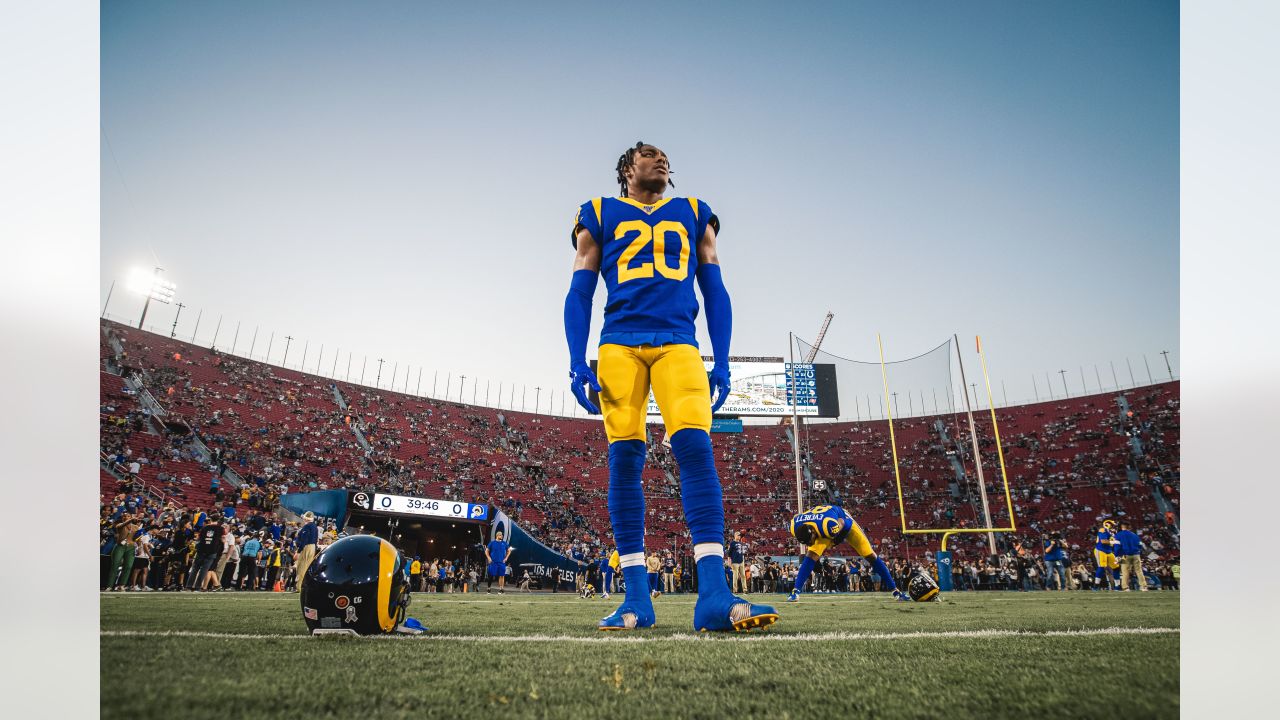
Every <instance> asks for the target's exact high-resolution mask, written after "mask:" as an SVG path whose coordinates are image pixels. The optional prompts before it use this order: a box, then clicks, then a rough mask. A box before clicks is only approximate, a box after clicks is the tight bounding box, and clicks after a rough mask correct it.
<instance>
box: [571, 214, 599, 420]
mask: <svg viewBox="0 0 1280 720" xmlns="http://www.w3.org/2000/svg"><path fill="white" fill-rule="evenodd" d="M574 245H575V246H576V247H577V253H576V254H575V255H574V257H573V278H572V280H570V282H569V294H568V295H567V296H566V297H565V299H564V336H565V340H566V341H567V342H568V344H569V388H570V390H572V392H573V397H574V398H575V399H576V400H577V401H578V404H579V405H581V406H582V409H583V410H586V411H587V412H588V413H590V414H592V415H599V414H600V408H599V407H596V404H595V403H593V402H591V399H590V398H589V397H587V390H586V386H588V385H589V386H591V388H592V389H594V390H595V391H596V392H600V383H599V381H598V380H596V375H595V373H593V372H592V371H591V366H590V365H588V364H587V337H588V336H589V335H590V334H591V301H592V299H593V298H594V297H595V294H596V282H597V281H598V280H599V278H600V246H599V245H598V244H597V243H596V241H595V239H594V238H592V237H591V232H590V231H589V230H587V229H586V228H585V227H581V226H579V228H578V232H577V235H576V236H575V243H574Z"/></svg>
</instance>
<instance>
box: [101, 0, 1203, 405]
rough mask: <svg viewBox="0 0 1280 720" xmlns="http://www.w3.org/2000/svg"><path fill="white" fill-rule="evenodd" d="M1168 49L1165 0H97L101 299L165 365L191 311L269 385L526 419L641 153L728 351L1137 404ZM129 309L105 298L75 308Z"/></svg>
mask: <svg viewBox="0 0 1280 720" xmlns="http://www.w3.org/2000/svg"><path fill="white" fill-rule="evenodd" d="M1178 25H1179V19H1178V7H1177V5H1176V4H1175V3H1168V2H1125V3H1110V2H1096V3H1095V2H1072V3H1065V2H1063V3H1053V4H1050V3H1014V2H1000V3H996V2H973V3H943V2H925V3H915V4H912V5H910V6H909V7H901V6H891V5H888V4H883V3H830V4H821V3H813V4H807V5H806V6H805V7H803V8H795V7H784V6H783V5H782V4H779V3H726V4H714V3H700V4H696V5H693V4H685V3H671V4H665V3H652V4H649V5H646V6H643V7H630V8H628V7H624V6H613V5H604V4H599V3H594V4H593V3H578V4H574V3H554V4H543V5H534V4H528V3H525V4H516V3H511V4H504V3H486V4H483V5H482V4H475V5H473V6H468V7H461V6H459V5H458V4H453V3H447V4H446V3H439V4H433V5H427V4H418V3H405V4H399V3H365V4H358V5H357V4H354V3H350V4H336V3H333V4H329V3H315V2H309V3H301V2H298V3H290V2H275V3H270V4H265V5H264V4H260V3H234V2H220V3H209V4H202V5H193V4H187V3H183V4H159V3H140V2H112V3H106V4H104V5H103V7H102V127H103V131H104V142H103V150H102V274H101V285H102V288H101V297H102V299H103V300H105V299H106V296H107V292H108V288H109V286H110V285H111V282H112V281H113V280H123V279H124V277H125V276H126V275H127V273H128V270H129V269H130V268H132V267H135V266H143V267H145V266H149V264H150V263H151V251H152V249H154V252H155V254H156V256H158V258H159V260H160V262H161V264H162V265H163V266H164V267H165V268H166V274H167V276H168V277H169V278H170V279H172V280H173V281H175V282H177V283H178V285H179V291H178V292H179V298H180V299H181V300H182V301H183V302H184V303H185V304H186V305H187V306H188V307H187V309H185V310H184V311H183V314H182V317H181V322H180V323H179V326H178V332H179V335H180V336H187V337H189V336H190V335H191V333H192V332H193V330H194V322H195V317H196V314H197V311H202V312H203V315H202V318H201V321H200V322H201V324H200V327H199V333H198V339H199V341H200V342H203V343H206V344H207V343H209V342H211V341H212V339H213V331H214V326H215V323H216V322H217V319H218V317H219V316H221V317H222V327H221V330H220V331H219V339H218V345H219V346H220V347H226V346H228V345H229V344H230V340H231V334H232V333H233V331H234V327H235V325H236V323H240V324H241V329H240V337H239V341H238V342H239V344H238V347H237V350H238V351H239V352H242V353H243V352H244V351H245V349H246V348H247V343H248V338H249V336H250V335H251V334H252V332H253V329H254V327H258V328H260V329H259V330H258V332H259V341H258V343H259V344H258V345H257V347H256V349H255V351H254V354H255V355H259V356H260V355H261V354H262V353H263V352H264V350H265V340H266V338H267V337H268V335H269V334H270V333H271V332H274V333H275V335H276V342H275V343H274V344H273V349H272V356H271V359H272V361H273V362H279V360H280V357H281V352H282V350H283V340H282V338H283V337H284V336H285V335H292V336H293V337H294V338H295V340H294V341H293V344H292V346H291V349H290V356H289V364H290V365H293V364H295V363H297V362H298V360H300V359H301V356H300V350H301V348H299V346H298V344H299V343H305V344H306V345H308V346H309V355H308V369H309V370H314V365H315V362H316V359H317V351H318V349H319V346H320V345H321V344H323V345H324V346H325V353H326V355H325V356H324V358H323V359H322V365H321V368H322V370H323V371H324V372H326V373H327V372H328V371H329V370H330V369H331V367H332V363H333V355H332V353H334V351H335V348H339V349H340V357H339V358H338V361H339V365H338V367H339V371H340V372H341V371H342V369H343V368H344V366H345V365H346V360H347V353H348V352H350V351H354V353H355V355H354V360H353V364H354V365H355V366H356V367H358V366H359V365H360V364H361V361H362V358H363V357H365V356H368V357H369V358H370V362H371V363H372V362H373V361H375V360H376V359H377V358H385V359H386V360H387V361H388V363H387V364H388V365H390V364H393V363H398V364H399V366H400V373H401V375H400V379H399V381H398V383H397V385H398V386H402V384H403V377H404V376H403V373H404V368H405V367H406V366H411V367H412V368H414V370H413V371H412V372H414V373H415V375H416V369H417V368H418V367H425V368H426V371H425V375H424V377H427V378H429V377H430V376H431V375H432V373H433V372H434V371H436V370H438V371H439V376H440V381H439V382H440V384H441V387H442V386H443V382H444V378H445V376H446V374H447V373H448V374H452V376H453V377H454V378H455V379H454V388H455V389H454V393H455V396H456V393H457V389H456V388H457V382H458V381H457V379H456V378H457V376H458V375H460V374H466V375H467V376H468V377H469V378H480V379H481V385H480V391H479V392H480V395H481V396H483V394H484V383H485V382H487V381H491V382H492V385H493V387H494V388H495V389H496V386H497V383H498V382H499V381H502V382H503V383H504V384H505V385H507V386H509V385H510V383H512V382H515V383H518V384H525V385H528V386H529V388H530V399H532V392H533V391H532V388H533V387H534V386H542V387H544V388H556V391H555V393H556V395H557V396H558V392H559V390H560V389H561V388H563V387H564V384H565V381H564V376H565V373H566V364H567V352H566V349H565V346H564V340H563V329H562V322H561V310H562V305H563V298H564V294H565V290H566V289H567V286H568V279H569V275H570V264H571V260H572V249H571V247H570V245H569V242H568V232H569V226H570V224H571V219H572V216H573V213H574V211H575V208H576V207H577V205H578V204H580V203H581V202H583V201H585V200H587V199H588V198H590V197H593V196H597V195H611V194H616V192H617V186H616V184H614V172H613V166H614V163H615V161H616V159H617V156H618V154H619V153H620V152H621V151H622V150H623V149H625V148H626V147H627V146H629V145H631V144H632V143H634V142H635V141H636V140H645V141H646V142H651V143H653V144H656V145H658V146H660V147H662V148H663V149H664V150H666V151H667V153H668V154H669V156H670V157H671V160H672V167H673V169H674V171H675V175H674V177H675V180H676V183H677V184H678V188H677V190H676V193H678V194H680V195H685V194H688V195H696V196H697V197H699V198H702V199H705V200H706V201H708V202H709V203H710V204H711V206H712V207H713V208H714V209H715V211H716V212H717V213H718V214H719V215H720V217H721V219H722V221H723V231H722V233H721V239H720V257H721V261H722V265H723V268H724V274H725V281H726V284H727V286H728V288H729V291H730V293H731V294H732V297H733V303H734V317H735V333H734V351H735V353H737V354H752V355H757V354H759V355H766V354H771V355H781V354H784V353H785V352H786V335H787V332H788V331H789V330H795V331H796V332H798V333H799V334H801V335H802V336H806V337H811V336H812V335H813V334H814V333H815V332H816V330H817V327H818V325H819V323H820V322H821V319H822V317H823V315H824V313H825V312H826V311H827V310H832V311H834V312H835V314H836V318H835V321H834V323H833V325H832V329H831V332H830V334H829V335H828V338H827V341H826V344H825V346H824V347H825V348H826V349H829V350H831V351H832V352H836V353H839V354H841V355H846V356H852V357H858V358H866V359H870V358H873V357H874V356H875V351H876V348H875V334H876V333H877V332H880V333H882V334H883V336H884V338H885V343H886V349H887V352H888V354H889V355H890V357H904V356H909V355H915V354H917V353H920V352H923V351H925V350H928V349H930V348H933V347H934V346H936V345H937V344H938V342H940V341H941V340H943V339H945V338H946V337H947V336H949V335H950V334H951V333H952V332H958V333H959V334H960V336H961V338H962V340H964V342H963V343H962V345H963V346H964V347H965V348H966V350H967V349H968V348H971V347H972V344H971V342H970V341H969V338H971V337H972V335H974V334H976V333H981V334H982V335H983V338H984V344H985V347H986V349H987V351H988V353H989V356H988V361H989V363H990V366H991V371H992V379H993V382H995V383H997V384H999V383H1000V382H1001V381H1003V382H1004V386H1005V388H1007V392H1008V396H1009V399H1010V400H1011V401H1016V400H1021V399H1029V398H1031V397H1032V394H1033V390H1032V380H1031V378H1032V376H1033V375H1035V376H1036V377H1037V378H1040V380H1038V382H1041V384H1043V382H1042V378H1043V375H1044V373H1045V372H1046V371H1049V372H1053V373H1055V375H1054V376H1053V379H1054V382H1055V385H1056V386H1057V388H1058V389H1056V390H1055V393H1057V394H1060V393H1061V390H1060V381H1059V378H1058V376H1057V375H1056V371H1057V370H1058V369H1060V368H1065V369H1067V370H1068V371H1071V372H1069V373H1068V377H1067V382H1068V385H1069V387H1070V388H1071V391H1072V394H1076V393H1078V392H1079V391H1080V383H1079V373H1078V371H1077V370H1076V368H1078V367H1079V366H1082V365H1083V366H1084V367H1085V369H1086V379H1087V382H1088V385H1089V387H1090V389H1094V387H1093V386H1094V374H1093V371H1092V366H1093V365H1094V364H1095V363H1096V364H1099V365H1100V366H1101V367H1102V374H1103V379H1104V384H1108V385H1109V384H1110V378H1109V377H1108V375H1109V372H1108V370H1109V368H1108V363H1109V362H1110V361H1115V362H1116V364H1117V366H1118V368H1119V370H1120V374H1121V380H1122V382H1123V383H1125V384H1127V378H1126V377H1125V376H1126V375H1127V371H1126V370H1125V364H1124V359H1125V358H1126V357H1128V358H1130V359H1131V360H1132V362H1133V364H1134V368H1135V372H1136V374H1137V376H1138V378H1139V380H1140V381H1144V380H1145V376H1146V370H1145V366H1144V364H1143V362H1142V355H1143V354H1146V355H1147V358H1148V360H1149V361H1150V363H1151V368H1152V372H1153V373H1154V374H1155V376H1156V377H1157V378H1158V377H1159V376H1160V374H1162V373H1163V367H1164V361H1163V360H1162V359H1161V357H1160V356H1159V352H1160V351H1161V350H1169V351H1170V352H1171V359H1172V362H1173V365H1174V370H1175V373H1176V372H1177V370H1178V357H1179V355H1178V342H1179V324H1178V318H1179V314H1178V261H1179V246H1178V233H1179V226H1178V217H1179V216H1178V210H1179V206H1178V171H1179V168H1178V149H1179V146H1178V138H1179V95H1178V67H1179V56H1178V29H1179V27H1178ZM602 304H603V287H602V288H601V290H600V294H599V295H598V296H597V302H596V308H597V310H596V312H597V315H596V322H595V323H594V324H593V325H594V327H593V330H595V331H597V332H598V330H599V325H600V322H599V314H598V313H599V308H600V306H601V305H602ZM140 309H141V300H140V299H138V298H136V297H132V296H129V295H127V294H126V293H124V292H123V291H122V290H121V288H120V287H119V286H117V289H116V292H115V293H114V294H113V296H112V298H111V302H110V308H109V312H110V313H111V314H112V315H113V316H121V317H124V318H133V319H134V321H135V322H136V319H137V316H138V313H139V311H140ZM173 311H174V308H170V307H160V308H158V309H156V308H154V307H153V310H152V313H151V315H149V317H148V325H152V324H155V325H157V326H163V327H166V328H167V327H168V326H169V325H170V323H172V321H173ZM702 337H704V338H705V331H703V335H702ZM704 345H706V343H705V342H704ZM706 346H707V347H709V345H706ZM388 374H389V373H387V372H386V371H385V370H384V378H383V379H384V384H385V381H386V379H387V375H388ZM1072 374H1074V375H1075V377H1072ZM367 379H372V371H370V374H369V376H368V378H367ZM427 382H429V381H424V385H426V384H427ZM470 383H471V380H469V381H468V389H467V390H466V391H465V392H464V396H465V397H466V399H468V400H469V399H470V398H471V396H472V390H471V388H470ZM410 389H411V390H412V389H413V383H411V387H410ZM1040 392H1041V394H1042V396H1043V393H1044V389H1043V387H1041V388H1040ZM542 396H543V399H544V406H545V401H546V398H547V396H548V394H547V391H546V390H545V389H544V392H543V394H542ZM997 397H998V398H999V391H997ZM555 407H556V409H557V410H558V409H559V401H558V397H557V401H556V405H555ZM544 409H545V408H544Z"/></svg>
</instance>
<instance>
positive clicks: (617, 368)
mask: <svg viewBox="0 0 1280 720" xmlns="http://www.w3.org/2000/svg"><path fill="white" fill-rule="evenodd" d="M596 369H597V372H596V377H597V379H599V381H600V412H601V414H603V415H604V433H605V436H606V437H608V439H609V442H614V441H615V440H641V441H643V440H644V439H645V432H644V423H645V417H646V415H647V414H648V412H647V411H648V404H649V389H650V386H652V388H653V398H654V399H655V400H657V401H658V410H659V411H660V412H661V413H662V422H663V423H664V424H665V425H666V428H667V437H671V436H672V435H674V434H675V433H676V432H678V431H680V430H684V429H685V428H698V429H701V430H705V431H707V432H711V386H710V385H709V384H708V382H707V369H706V367H705V366H704V365H703V364H702V356H701V355H699V354H698V349H697V348H695V347H694V346H692V345H662V346H659V347H653V346H650V345H641V346H640V347H628V346H626V345H612V344H608V345H601V346H600V363H599V365H597V368H596Z"/></svg>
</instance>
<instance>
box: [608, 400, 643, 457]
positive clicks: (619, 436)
mask: <svg viewBox="0 0 1280 720" xmlns="http://www.w3.org/2000/svg"><path fill="white" fill-rule="evenodd" d="M604 434H605V437H607V438H608V439H609V443H610V447H612V444H613V443H617V442H623V441H639V442H640V443H641V444H643V443H644V440H643V438H644V415H642V414H641V413H638V412H636V410H635V409H634V408H630V407H624V406H621V405H617V406H612V407H609V408H607V409H606V410H605V412H604Z"/></svg>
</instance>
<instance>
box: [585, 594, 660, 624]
mask: <svg viewBox="0 0 1280 720" xmlns="http://www.w3.org/2000/svg"><path fill="white" fill-rule="evenodd" d="M655 621H656V619H655V618H654V615H653V605H652V604H650V603H647V602H646V603H644V605H643V606H642V605H641V604H640V603H635V602H627V601H624V602H623V603H622V604H621V605H619V606H618V609H617V610H614V611H613V613H612V614H611V615H609V616H608V617H606V618H604V619H603V620H601V621H600V625H599V627H598V629H599V630H634V629H636V628H647V627H653V625H654V622H655Z"/></svg>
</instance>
